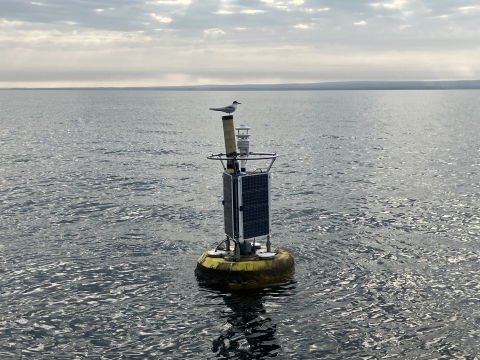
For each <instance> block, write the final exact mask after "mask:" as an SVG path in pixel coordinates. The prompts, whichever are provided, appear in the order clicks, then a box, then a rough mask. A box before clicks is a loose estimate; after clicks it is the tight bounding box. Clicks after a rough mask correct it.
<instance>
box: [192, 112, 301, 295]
mask: <svg viewBox="0 0 480 360" xmlns="http://www.w3.org/2000/svg"><path fill="white" fill-rule="evenodd" d="M222 123H223V130H224V140H225V153H218V154H212V155H210V156H208V157H207V159H210V160H218V161H220V162H221V164H222V166H223V170H224V172H223V175H222V177H223V201H222V204H223V207H224V209H223V212H224V230H225V236H226V237H225V239H224V240H222V241H221V242H220V243H219V244H218V245H217V246H216V247H215V248H214V249H210V250H207V251H205V252H204V253H203V254H202V255H201V256H200V258H199V259H198V262H197V267H196V269H195V274H196V277H197V279H198V280H199V281H200V282H202V283H204V284H207V285H213V286H221V287H226V288H230V289H244V288H257V287H265V286H271V285H274V284H280V283H284V282H287V281H289V280H290V279H291V278H292V276H293V274H294V271H295V263H294V260H293V257H292V256H291V255H290V254H289V253H288V252H287V251H285V250H284V249H280V248H278V247H273V246H272V245H271V241H270V240H271V223H272V221H271V201H272V199H271V194H270V188H271V176H270V169H271V168H272V165H273V163H274V162H275V160H276V158H277V156H278V155H277V154H276V153H265V152H262V153H258V152H257V153H256V152H251V151H250V134H249V130H250V127H248V126H247V125H244V124H242V125H240V126H239V127H237V128H234V123H233V115H227V116H223V117H222ZM235 130H237V134H235ZM237 149H238V150H237ZM259 160H263V162H262V163H263V164H267V165H266V167H264V168H261V167H256V166H257V164H258V163H259ZM251 162H255V165H256V166H255V167H254V168H253V170H247V163H251ZM261 237H265V238H266V242H265V245H261V244H260V242H259V241H257V239H259V238H261Z"/></svg>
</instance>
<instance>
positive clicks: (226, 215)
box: [223, 173, 235, 238]
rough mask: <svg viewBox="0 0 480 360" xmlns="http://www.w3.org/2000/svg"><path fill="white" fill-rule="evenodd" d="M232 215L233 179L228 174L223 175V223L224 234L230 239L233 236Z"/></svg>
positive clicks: (233, 224) (233, 223)
mask: <svg viewBox="0 0 480 360" xmlns="http://www.w3.org/2000/svg"><path fill="white" fill-rule="evenodd" d="M233 215H234V212H233V178H232V176H231V175H230V174H227V173H223V222H224V226H225V234H226V235H228V236H230V237H231V238H234V236H235V222H234V220H233Z"/></svg>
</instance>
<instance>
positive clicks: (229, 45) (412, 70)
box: [0, 0, 480, 86]
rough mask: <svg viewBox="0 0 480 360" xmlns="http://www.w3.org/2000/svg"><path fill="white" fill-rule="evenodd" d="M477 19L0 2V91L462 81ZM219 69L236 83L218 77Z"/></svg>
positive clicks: (342, 9) (300, 3)
mask: <svg viewBox="0 0 480 360" xmlns="http://www.w3.org/2000/svg"><path fill="white" fill-rule="evenodd" d="M479 13H480V5H478V2H477V1H474V0H456V1H453V0H444V1H438V0H422V1H419V0H403V1H402V0H385V1H383V0H382V1H379V0H374V1H363V0H355V1H354V0H346V1H341V2H340V1H336V0H322V1H321V2H319V1H315V0H261V1H260V0H242V1H240V0H158V1H155V0H151V1H146V2H145V1H143V0H122V1H117V0H115V1H114V0H102V1H97V2H92V1H91V0H75V1H71V0H40V1H34V2H32V1H26V0H2V1H1V2H0V51H1V53H2V56H1V57H0V65H1V66H0V69H2V70H1V71H3V74H5V73H7V72H8V76H7V77H0V81H3V82H1V83H0V86H2V84H4V85H5V84H7V83H8V84H11V83H12V82H14V83H17V82H18V83H20V82H22V81H23V82H27V81H29V80H28V79H29V77H28V76H27V74H30V75H29V76H30V78H31V79H32V81H34V79H36V80H35V81H42V82H48V76H51V77H52V79H53V78H55V81H56V82H57V83H58V81H64V82H65V83H67V82H68V81H73V82H78V81H79V80H78V79H79V78H82V77H79V76H76V75H75V73H76V72H78V74H83V75H82V76H87V75H86V74H89V73H91V74H94V75H92V78H91V80H89V81H92V82H95V81H97V80H98V81H106V82H112V83H113V82H118V83H123V82H125V81H127V82H128V81H131V82H135V83H137V82H138V81H139V80H138V79H142V81H144V82H145V83H156V82H161V81H167V80H165V79H177V80H178V79H182V80H181V81H189V82H192V83H197V82H201V81H218V82H230V81H232V80H231V79H235V80H237V79H238V81H247V80H248V81H251V80H252V79H253V80H255V79H256V81H259V82H265V81H272V80H273V79H277V80H278V79H285V81H292V80H294V79H298V80H299V81H300V80H302V79H303V80H305V79H310V81H320V80H323V79H325V80H335V79H337V80H348V79H353V78H355V79H358V78H362V77H364V76H366V75H368V76H369V77H372V79H373V78H375V79H376V80H378V79H379V78H382V77H383V78H385V79H388V77H389V76H390V77H391V76H400V77H402V76H403V77H405V79H407V78H408V79H412V78H415V77H418V78H419V79H421V78H425V79H434V78H438V79H445V78H450V77H452V76H458V77H460V78H468V77H472V76H478V74H479V71H480V65H478V64H476V62H475V61H473V59H478V51H479V50H478V45H477V44H478V37H479V36H480V33H479V32H480V30H479V28H478V15H479ZM284 49H289V50H288V51H287V52H285V51H284ZM329 51H336V52H337V54H336V56H335V57H334V56H330V55H329V54H328V52H329ZM207 53H211V56H210V55H208V56H207V55H206V54H207ZM265 53H268V54H275V56H276V57H275V58H271V57H270V55H268V56H267V55H265ZM159 54H162V56H161V57H160V58H162V59H164V58H165V62H168V66H166V65H165V63H164V62H161V61H156V60H157V59H158V57H159ZM163 54H165V55H163ZM192 54H195V55H192ZM359 54H361V56H359ZM382 54H383V55H384V56H382ZM392 54H397V56H392ZM398 54H400V55H401V58H402V59H403V61H402V62H398V61H397V60H396V59H397V58H398ZM452 54H454V55H452ZM119 56H122V57H123V58H124V59H125V61H120V62H119V61H118V58H119ZM164 56H165V57H164ZM250 57H251V58H250ZM220 58H222V59H229V60H228V62H227V65H228V66H230V67H232V68H233V65H235V68H236V69H240V71H241V72H242V73H241V74H238V70H237V76H235V77H232V76H231V75H232V74H231V73H230V72H229V70H228V69H225V70H224V72H221V73H223V74H226V75H225V78H221V77H219V76H217V75H215V74H216V73H215V68H217V67H218V66H219V65H218V59H220ZM305 58H308V59H309V60H308V66H306V65H305V64H306V61H307V60H305ZM37 59H43V61H44V62H42V63H41V64H39V63H38V61H35V60H37ZM95 59H97V61H96V60H95ZM167 59H170V60H167ZM171 59H175V61H172V60H171ZM326 59H328V61H330V63H329V62H328V61H327V62H325V61H326ZM345 59H352V60H353V62H351V61H350V62H345ZM379 59H382V60H381V61H380V60H379ZM419 59H421V61H419ZM445 59H454V61H453V60H452V61H450V60H449V61H447V60H445ZM379 61H380V62H379ZM109 62H110V63H111V64H115V66H113V67H112V66H110V67H109V66H108V65H103V64H108V63H109ZM66 63H68V66H66V67H65V68H64V69H63V70H61V71H60V69H61V68H62V66H63V64H66ZM145 63H151V66H148V67H147V69H148V72H147V70H144V67H143V64H145ZM59 64H61V65H62V66H59ZM87 64H88V66H87ZM272 64H275V66H272ZM407 64H408V66H407ZM135 66H138V69H137V70H135V68H134V67H135ZM342 66H344V68H342ZM105 69H108V71H107V70H105ZM375 69H378V72H375ZM381 69H384V70H381ZM7 70H8V71H7ZM104 70H105V71H107V73H108V74H110V75H108V76H104V77H103V76H100V75H99V72H101V71H104ZM355 71H358V73H355ZM169 73H171V74H176V75H175V76H169V75H168V74H169ZM35 74H36V75H35ZM54 74H57V75H58V76H57V75H55V76H54ZM69 74H71V75H69ZM135 74H137V75H135ZM148 74H150V76H151V78H149V75H148ZM295 74H297V75H295ZM308 74H310V75H308ZM392 74H395V75H392ZM422 74H423V75H422ZM47 75H48V76H47ZM227 75H228V76H227ZM122 76H123V77H124V78H125V79H126V80H124V81H123V80H121V79H122ZM6 78H8V79H9V80H8V82H7V81H6V80H4V79H6ZM15 79H18V80H15ZM62 79H64V80H62ZM69 79H70V80H69ZM99 79H103V80H99ZM52 81H54V80H52ZM86 81H87V80H86ZM168 81H170V80H168Z"/></svg>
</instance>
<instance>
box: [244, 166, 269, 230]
mask: <svg viewBox="0 0 480 360" xmlns="http://www.w3.org/2000/svg"><path fill="white" fill-rule="evenodd" d="M269 182H270V178H269V174H258V175H248V176H243V177H242V178H241V184H242V185H241V186H242V211H243V238H244V239H251V238H254V237H257V236H262V235H268V234H269V233H270V206H269V188H268V187H269Z"/></svg>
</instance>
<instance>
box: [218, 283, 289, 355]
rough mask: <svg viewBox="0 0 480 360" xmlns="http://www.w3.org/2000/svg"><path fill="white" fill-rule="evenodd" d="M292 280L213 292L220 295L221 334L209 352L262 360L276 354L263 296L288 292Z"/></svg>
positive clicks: (272, 325) (278, 348)
mask: <svg viewBox="0 0 480 360" xmlns="http://www.w3.org/2000/svg"><path fill="white" fill-rule="evenodd" d="M294 288H295V285H294V283H293V282H292V283H291V284H289V285H288V284H286V285H283V286H279V287H276V288H268V289H260V290H243V291H232V292H228V293H222V292H216V291H215V292H214V293H212V294H210V295H209V296H210V297H216V298H221V299H222V300H223V302H224V306H223V307H221V306H219V309H218V317H219V319H218V320H219V321H221V322H222V323H223V325H222V326H221V327H220V329H221V334H220V335H219V336H218V337H216V338H215V339H214V340H213V341H212V352H213V353H215V355H216V356H217V357H222V358H226V359H232V358H235V359H263V358H268V357H276V356H278V355H279V354H280V352H281V346H280V344H279V341H278V340H277V338H276V335H275V333H276V331H277V323H276V322H275V321H274V320H273V319H272V317H271V314H269V313H268V311H267V310H266V308H265V302H266V301H268V300H267V298H271V297H285V296H290V295H291V290H292V289H294Z"/></svg>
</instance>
